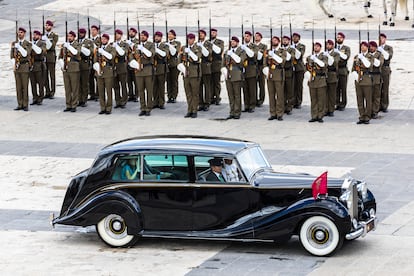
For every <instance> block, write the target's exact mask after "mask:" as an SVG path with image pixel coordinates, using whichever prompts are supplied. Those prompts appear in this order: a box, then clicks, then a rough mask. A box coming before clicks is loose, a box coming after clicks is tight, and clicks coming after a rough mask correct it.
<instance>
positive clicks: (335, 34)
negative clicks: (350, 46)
mask: <svg viewBox="0 0 414 276" xmlns="http://www.w3.org/2000/svg"><path fill="white" fill-rule="evenodd" d="M334 28H335V29H334V32H335V37H334V41H335V49H336V47H337V45H336V18H335V27H334Z"/></svg>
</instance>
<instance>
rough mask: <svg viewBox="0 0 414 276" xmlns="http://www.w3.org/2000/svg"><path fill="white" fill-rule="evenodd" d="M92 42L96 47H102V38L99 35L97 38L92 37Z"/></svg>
mask: <svg viewBox="0 0 414 276" xmlns="http://www.w3.org/2000/svg"><path fill="white" fill-rule="evenodd" d="M91 40H92V42H93V43H94V44H95V46H96V47H98V48H99V47H101V46H102V42H101V37H100V36H99V35H97V36H96V37H92V38H91Z"/></svg>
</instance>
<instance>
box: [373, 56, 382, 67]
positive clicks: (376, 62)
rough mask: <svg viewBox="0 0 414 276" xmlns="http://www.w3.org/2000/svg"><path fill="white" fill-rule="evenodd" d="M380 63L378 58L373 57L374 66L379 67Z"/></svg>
mask: <svg viewBox="0 0 414 276" xmlns="http://www.w3.org/2000/svg"><path fill="white" fill-rule="evenodd" d="M380 65H381V62H380V60H379V59H377V58H375V59H374V66H375V67H379V66H380Z"/></svg>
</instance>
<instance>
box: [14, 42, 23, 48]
mask: <svg viewBox="0 0 414 276" xmlns="http://www.w3.org/2000/svg"><path fill="white" fill-rule="evenodd" d="M21 47H22V46H20V44H19V43H18V42H16V43H14V48H16V49H20V48H21Z"/></svg>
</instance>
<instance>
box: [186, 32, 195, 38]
mask: <svg viewBox="0 0 414 276" xmlns="http://www.w3.org/2000/svg"><path fill="white" fill-rule="evenodd" d="M187 38H188V39H194V38H195V34H193V33H189V34H188V35H187Z"/></svg>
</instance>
